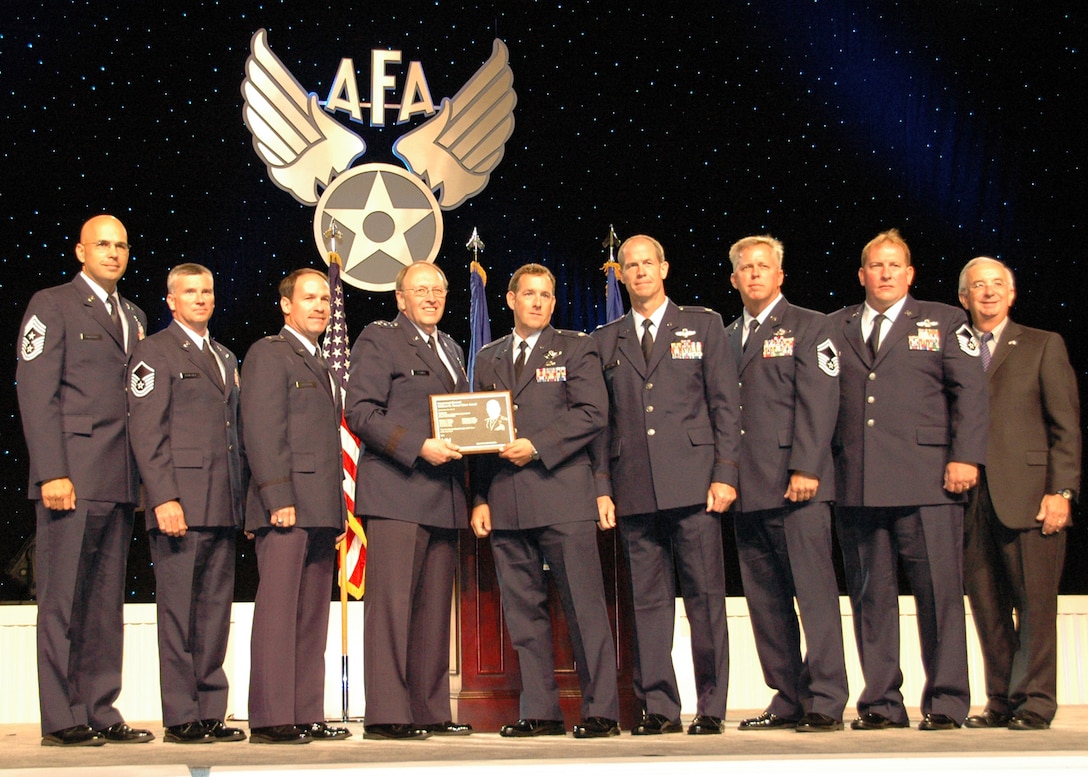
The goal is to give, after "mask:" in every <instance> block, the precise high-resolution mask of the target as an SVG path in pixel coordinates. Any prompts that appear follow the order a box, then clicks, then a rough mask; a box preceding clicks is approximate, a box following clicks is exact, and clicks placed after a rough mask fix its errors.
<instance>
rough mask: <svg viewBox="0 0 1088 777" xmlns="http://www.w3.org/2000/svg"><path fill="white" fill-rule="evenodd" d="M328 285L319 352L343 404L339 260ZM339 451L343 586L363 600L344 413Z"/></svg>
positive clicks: (347, 345)
mask: <svg viewBox="0 0 1088 777" xmlns="http://www.w3.org/2000/svg"><path fill="white" fill-rule="evenodd" d="M337 258H338V257H337ZM329 288H330V290H331V292H332V308H331V311H330V316H329V329H328V331H327V332H326V333H325V342H324V345H323V346H322V354H323V355H324V357H325V361H327V362H328V363H329V370H330V371H331V372H332V374H333V376H334V377H335V378H336V382H337V383H338V384H339V386H340V404H341V405H343V402H344V392H345V389H346V388H347V382H348V356H349V354H350V352H351V341H350V339H349V338H348V324H347V317H346V316H345V315H344V286H343V283H341V281H340V263H339V261H332V262H330V263H329ZM340 450H341V452H342V457H341V458H342V461H343V465H344V500H345V501H346V502H347V506H348V531H347V536H346V537H345V538H344V542H346V543H347V556H346V559H347V560H346V561H345V562H344V565H345V578H346V579H347V586H346V587H347V590H348V593H349V594H351V595H352V596H353V597H354V598H356V599H362V598H363V571H364V570H365V569H366V534H365V533H364V532H363V525H362V524H361V523H359V519H358V518H356V517H355V467H356V464H357V462H358V461H359V438H358V437H356V436H355V435H354V434H352V433H351V430H349V429H348V425H347V423H346V422H345V421H344V416H343V414H341V415H340Z"/></svg>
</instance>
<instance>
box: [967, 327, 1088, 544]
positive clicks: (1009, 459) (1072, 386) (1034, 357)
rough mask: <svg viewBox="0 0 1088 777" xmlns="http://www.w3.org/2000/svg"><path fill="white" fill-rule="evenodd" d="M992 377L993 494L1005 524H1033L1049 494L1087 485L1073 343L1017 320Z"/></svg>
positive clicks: (989, 452)
mask: <svg viewBox="0 0 1088 777" xmlns="http://www.w3.org/2000/svg"><path fill="white" fill-rule="evenodd" d="M987 380H988V383H989V386H990V437H989V445H988V447H987V449H986V480H987V483H988V484H989V489H990V499H991V500H992V501H993V505H994V510H995V511H996V512H997V517H998V518H999V519H1000V520H1001V523H1003V524H1004V525H1005V526H1008V527H1009V528H1010V529H1033V528H1036V527H1037V526H1038V522H1037V521H1036V520H1035V516H1036V515H1037V514H1038V512H1039V502H1040V501H1041V500H1042V498H1043V495H1044V494H1053V493H1056V492H1058V491H1060V490H1061V489H1063V488H1069V489H1072V490H1073V491H1075V492H1079V491H1080V467H1081V432H1080V401H1079V398H1078V396H1077V379H1076V375H1075V374H1074V372H1073V368H1072V366H1070V364H1069V355H1068V353H1067V352H1066V349H1065V342H1064V341H1063V340H1062V338H1061V336H1060V335H1058V334H1056V333H1054V332H1046V331H1043V330H1041V329H1032V328H1030V327H1026V326H1021V325H1020V324H1017V323H1016V322H1015V321H1013V320H1011V319H1010V320H1009V322H1008V324H1006V326H1005V330H1004V331H1003V332H1002V333H1001V340H1000V341H999V342H998V344H997V348H996V349H995V350H994V356H993V362H992V363H991V364H990V369H989V372H987Z"/></svg>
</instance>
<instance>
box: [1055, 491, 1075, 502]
mask: <svg viewBox="0 0 1088 777" xmlns="http://www.w3.org/2000/svg"><path fill="white" fill-rule="evenodd" d="M1058 496H1060V497H1063V498H1065V499H1066V500H1068V501H1070V502H1072V501H1073V489H1071V488H1063V489H1062V490H1061V491H1059V492H1058Z"/></svg>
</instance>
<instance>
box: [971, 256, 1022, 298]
mask: <svg viewBox="0 0 1088 777" xmlns="http://www.w3.org/2000/svg"><path fill="white" fill-rule="evenodd" d="M983 262H993V263H994V264H996V265H1000V266H1001V269H1003V270H1004V271H1005V277H1006V279H1008V281H1009V288H1010V289H1014V290H1015V289H1016V277H1015V276H1014V275H1013V274H1012V270H1010V269H1009V266H1008V265H1007V264H1005V263H1004V262H1002V261H1001V260H1000V259H994V258H993V257H992V256H976V257H975V258H974V259H972V260H971V261H969V262H968V263H967V264H965V265H964V266H963V269H962V270H960V294H966V293H967V273H968V272H970V271H971V268H972V267H975V266H977V265H980V264H982V263H983Z"/></svg>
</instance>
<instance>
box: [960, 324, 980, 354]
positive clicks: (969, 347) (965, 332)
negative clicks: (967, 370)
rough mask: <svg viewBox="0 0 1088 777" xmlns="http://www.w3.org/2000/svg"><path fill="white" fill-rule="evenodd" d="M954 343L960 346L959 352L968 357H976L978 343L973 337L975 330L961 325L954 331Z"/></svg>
mask: <svg viewBox="0 0 1088 777" xmlns="http://www.w3.org/2000/svg"><path fill="white" fill-rule="evenodd" d="M956 342H958V343H959V344H960V350H961V351H963V352H964V353H965V354H967V355H968V356H978V354H979V347H980V345H979V342H978V338H976V337H975V330H973V329H972V328H971V327H970V326H968V325H967V324H963V325H962V326H960V328H959V329H957V330H956Z"/></svg>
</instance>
